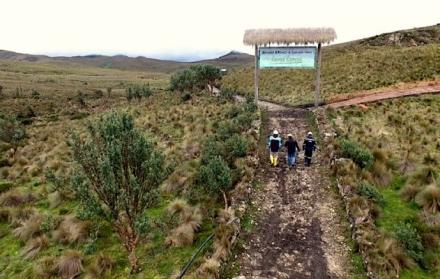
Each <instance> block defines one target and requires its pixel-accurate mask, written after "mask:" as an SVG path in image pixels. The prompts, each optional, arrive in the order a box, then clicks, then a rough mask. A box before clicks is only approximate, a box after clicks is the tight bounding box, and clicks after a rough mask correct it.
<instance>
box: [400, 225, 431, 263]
mask: <svg viewBox="0 0 440 279" xmlns="http://www.w3.org/2000/svg"><path fill="white" fill-rule="evenodd" d="M396 236H397V239H398V240H399V242H400V243H401V244H402V246H403V247H404V248H405V250H406V252H407V254H408V255H409V256H410V257H411V258H413V259H414V260H415V261H417V262H421V261H422V259H423V250H424V248H423V245H422V238H421V237H420V235H419V233H418V231H417V229H416V228H414V227H413V226H412V225H411V224H410V223H399V224H398V225H397V226H396Z"/></svg>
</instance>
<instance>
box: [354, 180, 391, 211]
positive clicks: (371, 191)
mask: <svg viewBox="0 0 440 279" xmlns="http://www.w3.org/2000/svg"><path fill="white" fill-rule="evenodd" d="M358 193H359V195H361V196H364V197H366V198H368V199H369V200H372V201H374V202H376V203H377V204H379V205H380V206H384V205H385V199H384V198H383V196H382V194H381V193H380V192H379V191H378V190H377V189H376V187H374V186H372V185H369V184H366V183H362V184H361V185H359V187H358Z"/></svg>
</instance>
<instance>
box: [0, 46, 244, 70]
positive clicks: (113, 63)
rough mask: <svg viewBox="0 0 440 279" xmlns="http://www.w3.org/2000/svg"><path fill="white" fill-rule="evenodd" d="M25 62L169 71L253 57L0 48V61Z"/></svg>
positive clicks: (230, 63)
mask: <svg viewBox="0 0 440 279" xmlns="http://www.w3.org/2000/svg"><path fill="white" fill-rule="evenodd" d="M1 60H4V61H25V62H33V63H46V64H47V63H54V64H57V65H59V64H60V63H62V64H63V65H64V64H72V65H76V66H82V67H97V68H105V69H118V70H131V71H149V72H160V73H170V72H174V71H176V70H180V69H184V68H187V67H190V66H191V65H194V64H200V63H205V64H212V65H215V66H217V67H222V68H234V67H239V66H244V65H247V64H248V63H252V61H253V56H251V55H249V54H245V53H240V52H235V51H231V52H229V53H227V54H225V55H223V56H221V57H219V58H216V59H209V60H202V61H197V62H178V61H169V60H160V59H153V58H146V57H142V56H138V57H135V58H134V57H129V56H125V55H115V56H105V55H86V56H73V57H50V56H45V55H30V54H22V53H16V52H12V51H5V50H0V61H1Z"/></svg>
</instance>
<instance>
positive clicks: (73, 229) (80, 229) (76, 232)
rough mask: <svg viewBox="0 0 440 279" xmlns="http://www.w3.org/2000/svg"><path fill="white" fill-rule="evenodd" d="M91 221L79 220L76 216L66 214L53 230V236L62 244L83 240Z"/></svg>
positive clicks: (86, 235) (85, 237)
mask: <svg viewBox="0 0 440 279" xmlns="http://www.w3.org/2000/svg"><path fill="white" fill-rule="evenodd" d="M90 227H91V223H90V222H89V221H80V220H78V219H77V218H76V217H74V216H71V215H67V216H64V219H63V220H62V221H61V223H60V225H59V227H58V229H57V230H55V231H54V232H53V238H54V239H55V240H56V241H58V242H60V243H62V244H72V243H75V242H83V241H85V240H86V239H87V237H88V235H89V232H90Z"/></svg>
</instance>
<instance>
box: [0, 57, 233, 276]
mask: <svg viewBox="0 0 440 279" xmlns="http://www.w3.org/2000/svg"><path fill="white" fill-rule="evenodd" d="M168 77H169V76H168V75H166V74H158V73H148V72H136V71H121V70H115V69H99V68H93V67H92V66H90V67H89V66H88V67H84V65H77V64H70V63H67V64H66V65H64V64H62V63H58V64H57V63H55V64H53V63H45V62H39V63H30V62H14V63H12V62H8V61H0V80H1V85H2V86H3V87H4V90H3V91H4V92H5V93H6V94H5V95H4V96H3V97H0V106H1V107H2V114H5V115H8V116H11V117H15V116H17V114H18V113H20V112H22V111H24V110H25V109H26V107H27V106H31V107H32V109H33V110H34V112H35V114H36V117H34V119H33V121H32V122H31V123H29V124H28V125H26V126H25V128H26V133H27V138H26V139H24V140H23V142H22V143H21V144H20V146H19V147H18V148H17V150H16V151H15V153H14V154H9V155H7V156H8V158H9V162H8V164H6V165H2V166H1V167H0V185H1V191H2V192H6V191H8V189H9V188H12V189H20V190H22V191H23V192H25V193H27V192H31V193H33V194H35V195H36V197H37V199H36V200H35V201H34V202H33V203H31V204H30V205H29V206H30V207H31V208H33V209H34V210H37V211H38V212H39V213H41V214H47V215H51V216H52V217H53V218H54V219H57V218H61V217H63V216H65V215H68V214H71V215H77V216H79V215H81V212H82V209H81V207H80V205H79V204H78V202H77V201H76V199H75V198H74V197H72V196H70V197H69V196H68V197H64V198H63V199H62V200H61V204H60V205H59V206H56V207H54V208H51V207H50V202H49V200H48V195H49V194H50V193H51V192H53V191H54V185H52V184H51V183H49V182H48V181H46V179H45V172H46V170H47V169H51V170H53V171H54V172H55V174H56V175H57V176H62V175H65V174H68V172H69V171H70V170H71V167H72V163H73V162H72V159H71V154H70V149H69V147H68V146H67V144H66V139H67V137H68V135H69V132H70V131H71V130H78V131H79V132H82V131H84V125H86V124H87V122H88V121H89V120H93V119H95V118H97V117H99V116H100V115H101V114H102V113H105V112H107V111H109V110H111V109H123V110H128V111H129V112H130V113H131V114H132V115H133V116H134V119H135V125H136V126H137V127H138V128H139V129H141V131H143V132H144V133H145V135H146V136H147V137H148V138H150V139H151V140H152V141H153V142H155V143H157V147H158V148H159V149H160V150H161V151H162V152H163V153H164V154H165V156H166V160H167V162H168V163H170V165H172V166H173V170H174V173H175V175H171V176H170V178H169V180H167V181H165V184H167V183H168V184H170V183H171V184H173V183H174V184H173V187H172V188H173V189H172V191H170V192H165V191H164V192H163V194H162V195H161V201H160V203H159V205H158V206H157V207H155V208H152V209H150V210H148V211H147V212H146V214H147V215H148V216H149V219H150V220H151V223H152V224H151V230H150V233H149V234H148V237H147V240H146V241H145V242H143V243H142V245H140V247H139V249H138V251H137V254H138V256H139V261H140V265H141V268H142V269H143V273H141V274H139V275H133V276H132V275H130V274H129V272H130V270H129V264H128V259H127V254H126V252H125V250H124V249H123V247H122V245H121V243H120V241H119V239H118V237H117V236H116V234H115V233H114V232H113V230H112V228H111V227H110V226H109V224H107V223H105V222H103V221H100V220H94V222H93V226H92V228H93V230H94V229H97V231H98V234H97V238H96V239H94V238H93V237H92V236H91V235H90V236H89V237H88V238H87V240H86V242H74V243H70V244H65V245H64V244H60V243H58V242H56V241H54V239H52V237H51V233H52V232H51V231H49V232H48V233H47V235H48V238H49V240H50V241H49V246H48V248H47V249H44V250H42V251H41V252H40V253H39V254H38V255H37V256H36V258H35V259H33V260H26V261H25V260H23V257H21V256H20V253H21V250H22V249H23V247H24V246H25V243H22V242H20V241H18V239H17V238H16V237H14V236H12V234H11V231H12V229H13V228H12V227H11V225H10V224H8V223H0V235H1V236H2V237H0V270H2V272H1V275H0V278H24V277H29V276H31V275H32V273H33V269H34V268H35V267H36V266H38V265H39V263H40V260H41V259H42V258H43V257H44V256H51V257H58V256H61V255H63V254H64V253H65V252H66V251H67V250H69V249H73V250H76V251H80V252H82V253H83V254H85V256H84V267H85V268H87V267H88V266H90V265H91V264H92V262H93V259H94V258H96V257H97V255H98V253H99V252H103V253H104V254H105V255H109V256H110V257H111V259H112V260H113V261H114V262H115V266H114V268H113V271H112V272H111V274H110V275H108V276H107V277H106V278H129V277H132V278H167V277H169V276H171V275H172V274H173V273H175V272H176V271H178V270H180V269H181V268H182V266H183V265H184V264H185V263H186V261H187V260H188V259H189V258H190V257H191V255H192V253H193V252H194V251H195V249H196V248H197V247H198V245H200V244H201V243H202V241H204V240H205V239H206V237H208V235H210V234H211V233H212V232H213V231H214V230H215V228H216V220H215V217H216V209H217V208H221V207H222V204H221V200H219V201H217V200H216V199H215V198H213V197H211V196H208V195H206V193H204V192H201V190H200V189H198V188H195V186H194V177H195V175H196V174H197V171H198V169H199V167H200V152H201V143H202V142H203V140H204V139H205V138H206V137H208V136H209V135H211V134H212V133H213V132H214V131H215V127H216V125H215V123H216V122H219V121H220V120H224V119H226V118H228V117H227V115H226V114H227V112H228V111H229V110H230V109H231V108H232V106H234V104H233V103H232V102H222V101H220V100H218V99H217V98H214V97H212V96H211V95H209V94H206V93H203V92H199V93H194V94H192V96H191V99H190V100H186V101H185V102H183V101H182V100H181V97H180V95H178V94H174V93H171V92H167V91H166V90H165V89H166V87H167V86H168ZM143 83H149V84H150V86H151V88H152V89H153V95H152V96H150V97H149V98H147V99H143V100H142V101H140V102H138V101H132V102H131V103H128V101H127V99H126V97H125V88H126V87H127V85H129V84H143ZM108 87H111V88H112V92H111V95H110V96H108V95H107V91H106V88H108ZM16 88H21V90H19V91H20V96H16V95H15V91H16ZM32 89H33V90H37V91H38V92H39V93H40V98H39V99H35V98H33V97H32V95H31V92H32ZM96 90H102V91H103V92H104V94H103V96H102V97H96V96H95V93H94V92H95V91H96ZM78 91H81V92H83V94H82V96H83V98H84V100H85V103H86V106H81V104H80V103H79V102H78V101H77V99H76V98H77V97H78ZM3 108H5V109H4V110H3ZM78 115H80V116H81V117H76V116H78ZM2 144H3V143H2ZM5 156H6V155H5ZM66 183H68V182H66ZM165 184H164V185H165ZM192 193H197V195H196V196H197V197H192V198H193V200H194V201H195V202H197V203H198V205H199V206H200V207H201V210H202V213H203V222H202V224H201V228H200V230H199V231H197V233H196V236H195V241H194V243H193V244H192V245H186V246H184V247H168V246H167V245H165V239H166V237H167V236H168V235H169V233H170V231H171V230H172V229H173V228H175V224H174V223H173V220H172V218H170V217H169V216H168V213H167V210H166V208H167V206H168V204H169V202H170V201H172V200H173V199H174V198H175V197H188V196H189V197H191V196H190V195H191V194H192ZM198 197H202V198H201V199H199V200H197V198H198ZM193 205H196V204H193ZM90 249H91V250H90ZM88 250H90V251H91V252H90V253H89V254H86V253H85V252H86V251H88ZM209 251H210V248H208V249H207V252H209ZM202 259H203V257H199V258H198V259H197V260H196V262H195V265H194V266H193V268H192V270H193V269H195V268H196V267H197V266H198V264H200V263H201V261H202Z"/></svg>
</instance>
